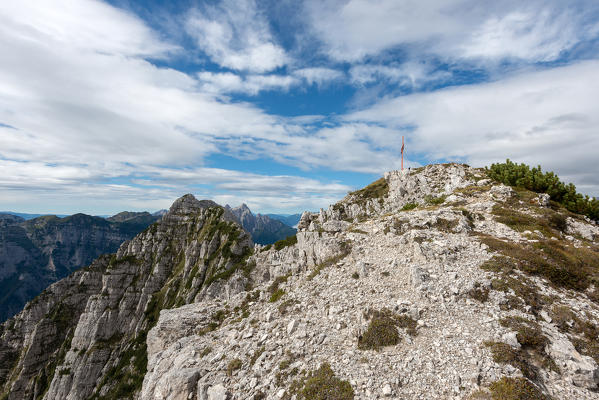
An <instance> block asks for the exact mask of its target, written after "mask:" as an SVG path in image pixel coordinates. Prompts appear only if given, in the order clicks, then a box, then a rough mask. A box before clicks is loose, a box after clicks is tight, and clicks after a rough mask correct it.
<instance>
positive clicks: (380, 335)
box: [358, 309, 417, 350]
mask: <svg viewBox="0 0 599 400" xmlns="http://www.w3.org/2000/svg"><path fill="white" fill-rule="evenodd" d="M364 316H365V317H366V319H370V323H369V325H368V329H367V330H366V332H364V334H362V335H361V336H360V337H359V338H358V348H359V349H361V350H371V349H372V350H378V349H380V348H381V347H385V346H394V345H396V344H398V343H399V340H400V337H399V332H398V328H401V329H405V330H406V332H407V333H408V334H409V335H412V336H415V335H416V325H417V324H416V321H415V320H413V319H412V318H411V317H409V316H407V315H403V314H395V313H393V312H391V311H389V310H387V309H382V310H380V311H376V310H368V312H367V313H366V314H365V315H364Z"/></svg>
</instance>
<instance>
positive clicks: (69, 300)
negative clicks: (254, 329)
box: [0, 195, 253, 399]
mask: <svg viewBox="0 0 599 400" xmlns="http://www.w3.org/2000/svg"><path fill="white" fill-rule="evenodd" d="M233 219H234V218H233V217H232V216H231V215H229V214H228V213H226V212H225V210H224V209H223V208H222V207H220V206H218V205H217V204H216V203H214V202H211V201H198V200H196V199H195V198H193V196H191V195H186V196H184V197H182V198H181V199H179V200H177V201H176V202H175V203H174V204H173V206H172V207H171V208H170V210H169V212H168V213H167V214H165V215H164V216H163V217H162V219H161V220H160V221H159V222H158V223H156V224H154V225H152V226H151V227H150V228H149V229H147V230H146V231H144V232H142V233H141V234H139V235H137V236H136V237H135V238H134V239H133V240H131V241H128V242H125V243H123V244H122V245H121V247H120V248H119V250H118V251H117V253H116V254H114V255H112V256H105V257H101V258H100V259H98V260H97V261H96V262H95V263H94V264H93V265H92V266H91V267H90V268H88V269H84V270H81V271H79V272H77V273H76V274H74V275H72V276H70V277H69V278H67V279H65V280H62V281H59V282H57V283H56V284H54V285H52V286H51V287H50V288H49V289H48V290H46V291H44V292H43V293H42V294H41V295H40V297H39V298H38V299H36V300H35V301H34V302H32V303H29V304H28V306H27V307H26V309H25V310H24V311H23V312H21V313H20V314H18V315H17V316H16V317H14V318H12V319H10V320H9V321H7V322H6V323H5V324H4V325H2V336H1V340H0V354H8V355H9V356H8V359H9V360H12V361H11V362H10V363H9V362H8V361H6V362H4V361H3V363H2V368H3V369H2V370H1V371H2V373H3V375H2V376H1V377H0V379H1V381H2V382H3V387H2V393H6V394H8V399H22V398H31V397H33V398H38V397H43V398H45V399H82V398H89V397H90V396H91V397H93V398H103V396H105V397H108V398H121V397H124V398H129V397H130V396H134V395H135V393H136V392H137V391H138V390H139V389H140V388H141V382H142V380H143V377H144V374H145V371H146V336H147V332H148V330H149V329H150V328H151V327H152V326H154V324H156V322H157V321H158V318H159V314H160V311H161V310H162V309H166V308H172V307H180V306H182V305H184V304H187V303H190V302H195V301H200V300H202V299H214V298H216V297H217V296H221V295H222V293H225V292H226V291H225V290H223V287H222V284H221V281H223V280H225V281H226V278H229V277H231V276H232V275H233V278H231V281H232V282H240V281H244V282H245V281H247V280H248V278H246V277H245V276H246V275H249V272H250V269H251V266H248V264H247V257H248V256H249V254H250V252H251V249H252V248H253V243H252V241H251V239H250V237H249V235H248V234H247V233H246V232H245V231H243V230H242V229H241V227H239V226H238V225H237V224H236V223H235V222H233ZM217 285H220V286H219V287H220V290H218V291H211V290H210V288H211V286H217ZM65 287H66V288H68V289H69V290H61V289H64V288H65ZM244 288H245V285H244V284H241V285H238V286H235V285H232V289H231V291H230V293H229V295H234V294H236V293H237V292H239V291H241V290H243V289H244ZM5 358H6V357H5Z"/></svg>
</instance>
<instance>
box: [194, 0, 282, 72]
mask: <svg viewBox="0 0 599 400" xmlns="http://www.w3.org/2000/svg"><path fill="white" fill-rule="evenodd" d="M186 30H187V32H188V33H189V34H190V35H191V36H192V37H194V38H195V39H196V41H197V44H198V47H199V48H200V49H201V50H202V51H204V52H205V53H206V54H207V55H208V56H209V57H210V58H211V59H212V61H214V62H215V63H217V64H219V65H221V66H223V67H226V68H230V69H234V70H243V71H246V70H247V71H252V72H260V73H261V72H268V71H271V70H273V69H275V68H278V67H281V66H283V65H285V64H287V63H288V61H289V59H288V56H287V54H286V53H285V50H284V49H283V48H282V47H281V46H279V45H278V44H276V43H275V41H274V38H273V36H272V34H271V33H270V28H269V26H268V20H267V19H266V17H265V16H264V15H263V14H261V13H260V11H259V10H258V7H257V5H256V2H255V1H254V0H223V1H222V2H220V4H219V5H214V6H205V7H203V9H201V10H200V9H197V10H194V11H193V12H191V13H190V15H189V18H188V19H187V23H186Z"/></svg>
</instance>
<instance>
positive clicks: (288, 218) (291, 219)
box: [265, 214, 302, 227]
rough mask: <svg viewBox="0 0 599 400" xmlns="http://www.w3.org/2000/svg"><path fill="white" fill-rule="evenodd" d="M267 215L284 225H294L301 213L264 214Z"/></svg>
mask: <svg viewBox="0 0 599 400" xmlns="http://www.w3.org/2000/svg"><path fill="white" fill-rule="evenodd" d="M265 215H266V216H267V217H270V218H272V219H276V220H278V221H281V222H282V223H284V224H285V225H289V226H292V227H295V226H296V225H297V224H298V223H299V221H300V218H301V217H302V214H265Z"/></svg>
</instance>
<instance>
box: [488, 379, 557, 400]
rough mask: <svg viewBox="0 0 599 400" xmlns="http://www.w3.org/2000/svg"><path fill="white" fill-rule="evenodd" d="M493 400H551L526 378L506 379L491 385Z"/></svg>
mask: <svg viewBox="0 0 599 400" xmlns="http://www.w3.org/2000/svg"><path fill="white" fill-rule="evenodd" d="M489 390H491V396H492V397H491V398H492V399H493V400H549V398H548V397H547V396H545V395H543V393H542V392H541V391H540V390H539V389H538V388H537V387H536V386H535V385H533V384H532V383H530V382H529V381H528V380H527V379H525V378H506V377H503V378H501V379H500V380H498V381H496V382H493V383H491V386H490V387H489Z"/></svg>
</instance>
